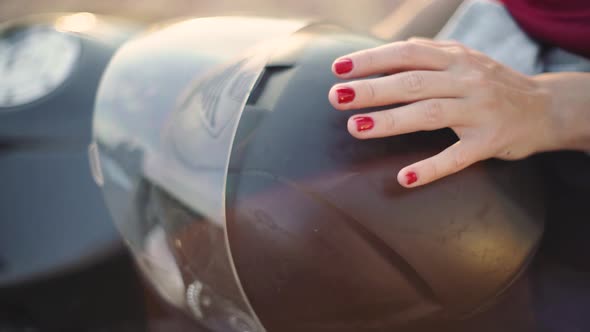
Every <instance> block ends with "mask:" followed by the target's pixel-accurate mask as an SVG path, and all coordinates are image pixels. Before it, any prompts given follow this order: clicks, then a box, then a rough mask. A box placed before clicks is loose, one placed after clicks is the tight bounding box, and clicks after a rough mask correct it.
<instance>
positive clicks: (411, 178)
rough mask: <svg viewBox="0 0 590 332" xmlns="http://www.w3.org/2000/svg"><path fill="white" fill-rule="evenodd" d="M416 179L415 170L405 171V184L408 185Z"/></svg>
mask: <svg viewBox="0 0 590 332" xmlns="http://www.w3.org/2000/svg"><path fill="white" fill-rule="evenodd" d="M416 181H418V175H417V174H416V172H408V173H406V184H407V185H408V186H409V185H411V184H412V183H414V182H416Z"/></svg>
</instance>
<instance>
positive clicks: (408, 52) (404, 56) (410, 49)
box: [391, 42, 416, 63]
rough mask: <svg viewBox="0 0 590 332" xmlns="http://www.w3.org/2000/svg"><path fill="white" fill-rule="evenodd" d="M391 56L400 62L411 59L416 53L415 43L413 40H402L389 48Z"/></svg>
mask: <svg viewBox="0 0 590 332" xmlns="http://www.w3.org/2000/svg"><path fill="white" fill-rule="evenodd" d="M391 53H392V56H393V57H396V58H398V59H399V60H400V61H401V62H403V63H406V62H409V61H411V60H412V58H413V55H414V54H415V53H416V45H415V43H413V42H402V43H398V44H395V45H394V46H393V47H392V48H391Z"/></svg>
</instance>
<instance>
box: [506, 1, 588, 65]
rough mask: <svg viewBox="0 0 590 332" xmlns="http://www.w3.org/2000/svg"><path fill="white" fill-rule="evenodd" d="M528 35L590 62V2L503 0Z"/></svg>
mask: <svg viewBox="0 0 590 332" xmlns="http://www.w3.org/2000/svg"><path fill="white" fill-rule="evenodd" d="M502 2H503V3H504V5H505V6H506V8H507V9H508V11H509V12H510V14H511V15H512V16H513V17H514V19H515V20H516V21H517V22H518V24H519V25H520V26H521V27H522V29H523V30H524V31H526V32H527V33H528V34H529V35H530V36H531V37H533V38H535V39H538V40H539V41H541V42H544V43H547V44H550V45H554V46H558V47H561V48H563V49H565V50H568V51H570V52H573V53H577V54H579V55H582V56H585V57H587V58H590V0H502Z"/></svg>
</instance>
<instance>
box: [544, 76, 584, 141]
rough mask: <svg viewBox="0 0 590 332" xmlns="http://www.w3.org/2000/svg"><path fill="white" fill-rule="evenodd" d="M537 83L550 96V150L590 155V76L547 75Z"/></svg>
mask: <svg viewBox="0 0 590 332" xmlns="http://www.w3.org/2000/svg"><path fill="white" fill-rule="evenodd" d="M534 79H535V81H537V82H538V83H539V85H540V87H541V88H543V89H544V90H546V91H547V93H548V95H549V98H548V102H549V103H550V105H549V113H550V116H551V129H550V130H551V131H552V132H553V135H552V137H554V139H555V142H554V144H552V145H551V147H552V148H551V149H552V150H580V151H590V73H547V74H542V75H538V76H535V78H534Z"/></svg>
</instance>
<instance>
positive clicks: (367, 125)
mask: <svg viewBox="0 0 590 332" xmlns="http://www.w3.org/2000/svg"><path fill="white" fill-rule="evenodd" d="M354 122H356V130H357V131H358V132H361V131H367V130H371V129H373V127H374V126H375V121H373V118H371V117H368V116H358V117H356V118H354Z"/></svg>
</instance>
